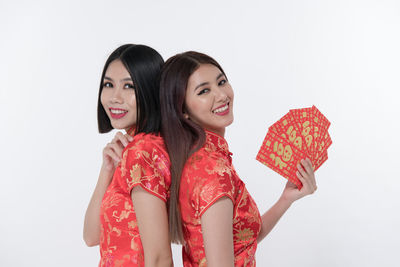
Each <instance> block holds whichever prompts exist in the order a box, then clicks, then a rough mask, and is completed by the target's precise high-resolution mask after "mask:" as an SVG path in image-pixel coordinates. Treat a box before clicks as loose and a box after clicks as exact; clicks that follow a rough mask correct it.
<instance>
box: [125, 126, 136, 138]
mask: <svg viewBox="0 0 400 267" xmlns="http://www.w3.org/2000/svg"><path fill="white" fill-rule="evenodd" d="M126 133H127V134H129V135H130V136H132V137H133V136H134V135H135V126H131V127H130V128H129V129H128V130H127V131H126Z"/></svg>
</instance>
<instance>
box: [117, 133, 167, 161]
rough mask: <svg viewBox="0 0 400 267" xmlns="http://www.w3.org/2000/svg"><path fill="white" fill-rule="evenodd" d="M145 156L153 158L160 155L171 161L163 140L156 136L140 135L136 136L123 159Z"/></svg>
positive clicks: (125, 151)
mask: <svg viewBox="0 0 400 267" xmlns="http://www.w3.org/2000/svg"><path fill="white" fill-rule="evenodd" d="M143 155H144V156H147V155H152V156H153V157H154V156H156V155H158V156H160V157H162V158H165V160H167V161H169V157H168V153H167V150H166V148H165V144H164V140H163V138H162V137H161V136H159V135H155V134H145V133H139V134H137V135H135V136H134V137H133V140H132V141H131V142H130V143H129V144H128V145H127V146H126V147H125V149H124V151H123V158H124V157H128V156H129V157H140V156H143Z"/></svg>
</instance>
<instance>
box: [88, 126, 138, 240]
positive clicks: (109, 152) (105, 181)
mask: <svg viewBox="0 0 400 267" xmlns="http://www.w3.org/2000/svg"><path fill="white" fill-rule="evenodd" d="M128 140H129V141H132V137H131V136H129V135H123V134H122V133H121V132H118V133H117V134H116V135H115V137H114V139H113V141H112V142H111V143H109V144H107V146H106V147H105V148H104V149H103V164H102V166H101V170H100V175H99V178H98V180H97V184H96V188H95V190H94V192H93V195H92V198H91V199H90V202H89V205H88V208H87V210H86V214H85V222H84V226H83V239H84V240H85V243H86V245H88V246H89V247H92V246H96V245H98V244H99V243H100V206H101V201H102V200H103V196H104V193H105V192H106V190H107V187H108V185H109V184H110V182H111V180H112V177H113V175H114V171H115V166H116V165H117V164H118V162H119V161H120V160H121V154H122V150H123V148H124V147H125V146H127V145H128Z"/></svg>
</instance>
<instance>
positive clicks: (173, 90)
mask: <svg viewBox="0 0 400 267" xmlns="http://www.w3.org/2000/svg"><path fill="white" fill-rule="evenodd" d="M202 64H212V65H214V66H216V67H217V68H218V69H219V70H221V72H222V73H223V74H224V75H225V73H224V71H223V70H222V68H221V66H220V65H219V64H218V62H217V61H215V60H214V59H213V58H212V57H210V56H207V55H205V54H202V53H198V52H194V51H188V52H185V53H181V54H177V55H175V56H173V57H171V58H169V59H168V60H167V61H166V62H165V64H164V66H163V68H162V71H161V80H160V105H161V118H162V121H161V134H162V136H163V137H164V141H165V145H166V147H167V151H168V154H169V157H170V161H171V180H172V181H171V194H170V199H169V203H168V214H169V215H168V216H169V232H170V237H171V241H172V242H173V243H178V244H179V243H182V242H183V233H182V222H181V214H180V208H179V187H180V181H181V175H182V170H183V167H184V166H185V162H186V160H187V159H188V158H189V157H190V155H192V154H193V153H194V152H196V151H197V150H199V149H200V148H201V147H202V146H203V145H204V142H205V132H204V129H203V128H202V127H201V126H200V125H198V124H196V123H194V122H193V121H191V120H190V119H186V118H185V117H184V113H185V96H186V88H187V85H188V80H189V77H190V76H191V75H192V74H193V73H194V72H195V71H196V70H197V69H198V68H199V67H200V65H202Z"/></svg>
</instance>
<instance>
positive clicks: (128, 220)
mask: <svg viewBox="0 0 400 267" xmlns="http://www.w3.org/2000/svg"><path fill="white" fill-rule="evenodd" d="M170 181H171V178H170V173H169V158H168V153H167V151H166V149H165V146H164V143H163V141H162V138H161V137H159V136H154V135H144V134H138V135H136V136H135V137H134V140H133V141H132V142H131V143H130V144H129V145H128V146H127V147H126V149H125V150H124V152H123V154H122V160H121V163H120V165H119V166H117V168H116V171H115V173H114V177H113V179H112V181H111V184H110V185H109V187H108V188H107V191H106V193H105V194H104V197H103V201H102V205H101V216H100V220H101V227H100V229H101V230H100V234H101V237H100V253H101V260H100V266H101V267H102V266H107V267H108V266H132V265H133V266H144V256H143V247H142V243H141V239H140V235H139V229H138V225H137V220H136V214H135V211H134V208H133V204H132V198H131V189H132V188H133V187H134V186H135V185H137V184H141V185H142V186H143V187H145V188H146V189H147V190H148V191H150V192H152V193H154V194H155V195H157V196H159V197H160V198H161V199H163V200H164V201H167V199H168V195H169V186H170Z"/></svg>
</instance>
